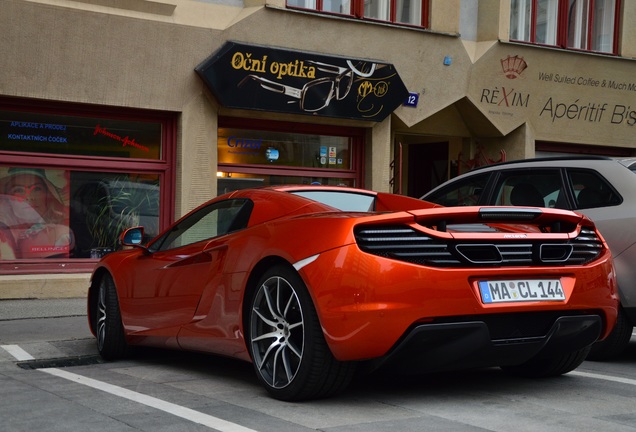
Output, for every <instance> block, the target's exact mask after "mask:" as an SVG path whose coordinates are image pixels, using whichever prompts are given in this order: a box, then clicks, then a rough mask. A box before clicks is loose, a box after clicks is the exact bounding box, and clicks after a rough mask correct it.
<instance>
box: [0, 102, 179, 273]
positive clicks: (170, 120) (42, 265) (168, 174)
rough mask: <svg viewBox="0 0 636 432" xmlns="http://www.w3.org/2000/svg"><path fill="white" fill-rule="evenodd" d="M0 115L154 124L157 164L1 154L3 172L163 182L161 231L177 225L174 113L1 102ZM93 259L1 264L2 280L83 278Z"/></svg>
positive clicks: (62, 104)
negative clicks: (134, 176)
mask: <svg viewBox="0 0 636 432" xmlns="http://www.w3.org/2000/svg"><path fill="white" fill-rule="evenodd" d="M0 110H3V111H14V112H26V113H28V112H33V113H38V114H51V115H67V116H77V117H95V118H98V119H99V118H104V119H113V120H126V121H140V122H142V121H150V122H158V123H161V125H162V130H161V157H160V159H158V160H146V159H122V158H116V157H100V156H85V155H72V154H51V153H35V152H19V151H8V150H0V160H2V165H3V166H12V167H25V168H43V169H58V170H68V171H86V172H96V173H115V174H118V173H121V174H130V173H140V174H155V175H158V176H159V185H160V208H159V231H160V232H161V231H162V230H163V229H165V228H167V227H168V226H169V225H170V223H171V222H172V221H173V220H174V207H175V205H174V204H175V198H174V184H175V167H174V160H175V153H176V142H177V135H176V134H177V116H176V114H175V113H172V112H164V111H146V110H137V109H132V108H115V107H100V106H93V105H81V104H75V103H64V102H60V103H58V102H47V101H42V102H40V101H37V102H36V101H33V100H27V99H14V98H3V97H0ZM96 261H97V260H96V259H95V258H38V259H35V258H34V259H15V260H0V275H8V274H45V273H84V272H90V271H92V270H93V268H94V267H95V262H96Z"/></svg>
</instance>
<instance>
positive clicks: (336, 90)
mask: <svg viewBox="0 0 636 432" xmlns="http://www.w3.org/2000/svg"><path fill="white" fill-rule="evenodd" d="M308 63H310V64H313V65H315V66H316V68H317V69H318V70H319V71H321V72H327V73H331V74H334V75H335V76H334V77H323V78H317V79H314V80H312V81H309V82H308V83H306V84H305V85H304V86H303V87H302V88H300V89H299V88H295V87H291V86H288V85H285V84H281V83H277V82H275V81H271V80H269V79H267V78H263V77H260V76H258V75H253V74H251V75H247V76H246V77H245V78H243V80H241V82H240V83H239V84H238V86H239V87H242V86H243V85H244V84H245V83H246V82H247V81H248V80H255V81H257V82H258V83H259V84H260V86H261V87H262V88H264V89H265V90H269V91H272V92H275V93H281V94H284V95H287V96H291V97H293V98H295V99H298V100H299V102H300V109H301V110H303V111H307V112H316V111H320V110H321V109H323V108H326V107H327V106H329V103H330V102H331V100H332V99H333V98H335V99H336V100H339V101H340V100H343V99H344V98H346V97H347V95H348V94H349V91H350V90H351V86H352V85H353V81H354V76H358V77H361V78H368V77H370V76H372V75H373V73H374V72H375V68H376V65H375V63H369V62H359V63H358V64H356V65H353V63H352V62H351V61H350V60H347V65H348V66H349V67H340V66H335V65H330V64H327V63H321V62H316V61H308ZM295 102H296V101H290V102H288V103H295Z"/></svg>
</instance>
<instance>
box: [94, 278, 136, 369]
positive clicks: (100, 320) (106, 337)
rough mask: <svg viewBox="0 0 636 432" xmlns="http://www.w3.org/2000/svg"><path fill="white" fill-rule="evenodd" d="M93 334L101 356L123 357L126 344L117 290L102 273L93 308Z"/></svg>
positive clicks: (111, 358)
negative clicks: (95, 304)
mask: <svg viewBox="0 0 636 432" xmlns="http://www.w3.org/2000/svg"><path fill="white" fill-rule="evenodd" d="M95 335H96V336H97V351H99V354H100V355H101V356H102V358H104V359H105V360H117V359H120V358H123V357H125V355H126V353H127V351H128V344H127V343H126V339H125V337H124V326H123V325H122V322H121V311H120V309H119V301H118V300H117V290H116V289H115V283H114V282H113V278H112V277H111V276H110V275H103V276H102V278H101V279H100V281H99V287H98V292H97V307H96V309H95Z"/></svg>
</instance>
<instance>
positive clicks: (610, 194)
mask: <svg viewBox="0 0 636 432" xmlns="http://www.w3.org/2000/svg"><path fill="white" fill-rule="evenodd" d="M567 172H568V178H569V181H570V184H571V185H572V190H573V192H574V196H575V198H576V206H577V208H579V209H586V208H596V207H610V206H615V205H618V204H620V203H621V201H622V199H621V197H620V196H619V195H618V193H617V192H616V191H615V190H614V189H613V188H612V187H611V186H610V184H609V183H608V182H607V181H606V180H605V179H604V178H603V177H601V176H600V175H599V174H598V173H597V172H596V171H591V170H575V169H569V170H568V171H567Z"/></svg>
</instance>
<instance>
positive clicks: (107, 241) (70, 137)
mask: <svg viewBox="0 0 636 432" xmlns="http://www.w3.org/2000/svg"><path fill="white" fill-rule="evenodd" d="M6 105H8V108H9V107H10V108H16V109H13V110H11V109H1V107H2V101H0V158H1V159H2V163H0V273H6V272H11V273H29V272H39V271H45V272H57V271H63V272H69V271H71V272H72V271H87V270H90V269H92V267H93V266H94V260H95V259H96V258H100V257H101V256H103V255H104V254H106V253H108V252H111V251H114V250H116V249H118V248H119V247H120V245H119V242H118V240H119V234H121V232H122V231H123V230H124V229H125V228H128V227H131V226H143V227H144V228H145V233H146V238H145V240H149V239H150V238H152V237H154V236H156V235H157V234H158V233H159V230H160V229H161V228H162V227H163V226H165V225H166V224H167V223H169V221H170V219H171V218H172V210H170V207H171V198H170V196H171V193H172V188H171V186H170V185H171V178H170V175H169V173H170V172H171V170H170V164H171V159H172V158H171V156H170V155H171V152H170V151H166V149H168V148H169V147H168V146H167V143H166V141H173V131H174V129H173V128H174V119H173V118H172V116H170V115H169V114H165V115H153V114H148V115H146V116H144V114H143V113H141V114H140V113H137V112H134V113H133V112H130V113H127V115H126V117H127V118H125V119H124V118H121V117H120V115H121V113H119V114H120V115H117V116H116V115H109V113H108V112H102V113H99V115H97V114H96V115H95V116H87V115H85V113H86V112H87V110H86V109H82V110H81V111H78V112H81V113H82V114H84V115H81V116H76V115H73V114H74V113H75V112H74V110H73V109H72V108H71V109H69V108H65V109H66V110H68V112H69V114H68V115H59V114H52V113H47V112H46V111H47V110H48V109H47V107H42V110H41V111H39V112H31V111H22V110H21V109H23V108H24V105H16V106H15V107H14V106H12V105H10V104H6ZM53 110H54V111H55V112H59V111H62V109H60V108H58V107H54V109H53ZM136 116H138V120H137V119H136V118H135V117H136ZM61 155H64V156H61Z"/></svg>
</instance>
